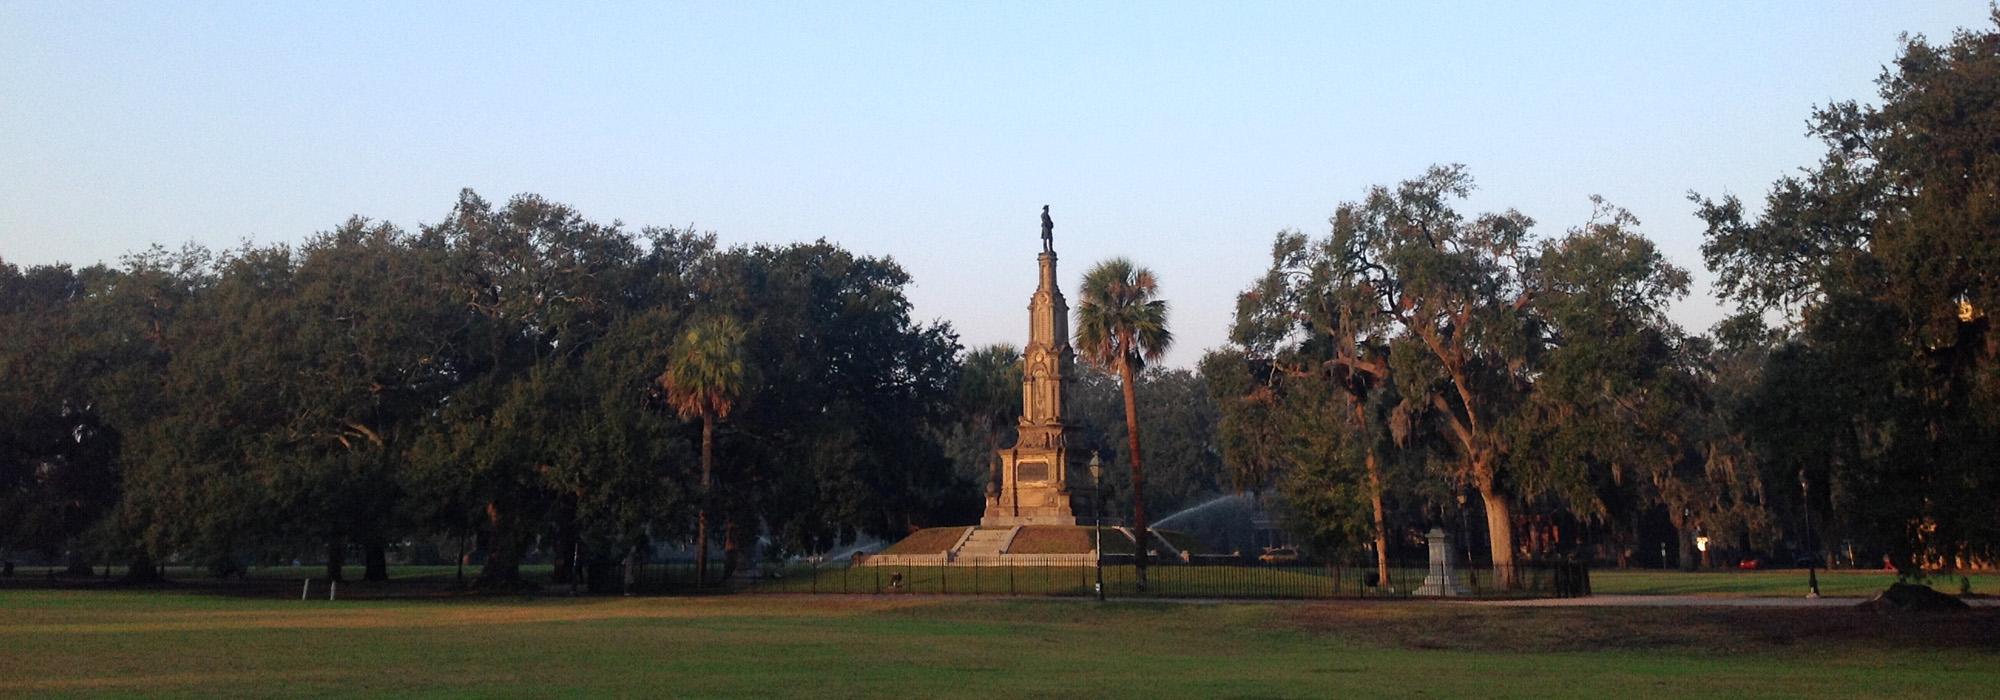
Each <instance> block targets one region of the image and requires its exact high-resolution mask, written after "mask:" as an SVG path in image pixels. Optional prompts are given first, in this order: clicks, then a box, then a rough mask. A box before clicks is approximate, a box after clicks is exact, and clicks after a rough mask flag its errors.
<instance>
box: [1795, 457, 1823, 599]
mask: <svg viewBox="0 0 2000 700" xmlns="http://www.w3.org/2000/svg"><path fill="white" fill-rule="evenodd" d="M1799 497H1800V498H1801V499H1803V500H1802V502H1800V503H1799V511H1800V512H1802V513H1804V514H1805V520H1806V533H1805V540H1806V587H1807V588H1808V589H1810V590H1809V591H1807V593H1806V597H1807V598H1818V597H1819V569H1818V566H1817V564H1818V562H1815V561H1813V552H1812V486H1811V485H1810V484H1809V483H1808V482H1807V481H1806V470H1805V469H1804V468H1803V467H1801V468H1800V469H1799Z"/></svg>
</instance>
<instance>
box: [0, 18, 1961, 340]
mask: <svg viewBox="0 0 2000 700" xmlns="http://www.w3.org/2000/svg"><path fill="white" fill-rule="evenodd" d="M1360 5H1361V4H1360V3H1330V2H1315V3H1300V4H1241V3H1216V2H1208V3H1194V4H1178V3H1167V4H1156V3H1131V4H1093V3H1067V2H1066V3H1030V2H1008V3H996V4H975V3H916V4H906V5H905V4H878V3H803V2H800V3H786V4H753V3H742V2H727V3H724V2H716V3H700V4H673V5H669V4H655V3H633V4H629V5H585V4H581V3H534V4H523V5H506V6H500V5H488V4H467V5H450V4H446V3H433V2H390V3H382V4H372V5H370V4H362V3H354V2H333V3H306V2H276V3H272V2H260V3H253V4H230V3H221V2H144V3H139V2H135V3H129V4H100V3H94V2H75V1H69V0H63V1H58V2H24V1H22V0H0V258H5V259H6V260H8V261H10V262H14V263H17V264H35V263H48V262H54V261H65V262H72V263H89V262H95V261H99V260H107V261H109V260H116V259H117V257H118V256H120V255H121V254H123V253H125V252H127V251H130V250H134V249H137V248H142V247H144V246H145V245H147V244H149V243H153V242H161V243H168V244H177V243H180V242H185V241H190V240H192V241H197V242H200V243H204V244H209V245H214V246H229V245H234V244H235V243H237V242H240V241H243V240H246V239H248V240H255V241H258V242H274V241H296V240H299V239H301V238H303V237H304V236H306V235H308V234H310V233H312V232H314V231H319V230H325V229H328V228H331V227H333V226H334V225H336V224H338V223H339V222H340V221H342V220H343V219H345V218H346V217H347V216H348V215H350V214H362V215H366V216H370V217H374V218H377V219H386V220H389V221H393V222H396V223H398V224H401V225H403V226H405V227H410V228H414V227H415V226H416V225H418V224H420V223H423V222H432V221H436V220H438V219H439V218H441V217H442V216H443V215H444V214H445V213H446V212H447V211H448V209H449V207H450V205H451V203H452V201H453V198H454V196H455V193H456V192H457V191H458V190H459V189H460V188H462V187H471V188H474V189H476V190H478V191H479V192H480V193H482V194H484V195H486V196H487V197H488V198H490V199H504V198H505V197H507V196H509V195H511V194H515V193H520V192H535V193H539V194H542V195H545V196H547V197H550V198H552V199H556V200H559V201H563V202H568V203H570V204H573V205H575V206H577V207H578V208H580V209H581V210H582V211H583V212H584V213H585V214H586V215H588V216H591V217H593V218H596V219H599V220H603V221H610V220H612V219H619V220H622V221H624V222H626V223H627V224H629V225H635V226H636V225H686V224H690V223H692V224H693V225H695V226H696V227H698V228H701V229H707V230H713V231H716V232H717V233H719V234H720V235H721V236H722V239H723V240H724V241H725V242H728V243H742V242H752V241H795V240H811V239H814V238H820V237H825V238H827V239H830V240H832V241H835V242H838V243H840V244H842V245H845V246H847V247H849V248H852V249H855V250H858V251H861V252H865V253H870V254H877V255H889V256H893V257H894V258H895V259H897V260H898V261H900V262H901V263H902V264H903V265H904V266H906V267H907V268H908V269H909V271H910V272H911V273H912V274H913V275H914V276H915V278H916V282H917V284H916V286H915V288H914V289H913V290H912V293H911V296H912V298H913V300H914V302H915V304H916V311H917V314H918V315H919V316H920V317H923V318H942V319H945V320H948V321H950V322H951V323H952V324H953V325H955V326H957V327H958V329H959V330H960V332H961V333H962V335H963V339H964V341H965V342H966V343H967V344H968V345H975V344H984V343H990V342H996V341H1002V340H1007V341H1012V342H1015V343H1020V342H1023V341H1024V340H1025V335H1026V333H1027V314H1026V311H1025V305H1026V303H1027V299H1028V295H1029V293H1030V292H1031V291H1033V287H1034V283H1035V272H1034V255H1035V253H1036V251H1037V249H1038V245H1039V244H1038V242H1037V239H1036V236H1037V231H1038V219H1037V216H1038V212H1039V208H1040V206H1041V205H1043V204H1050V205H1053V211H1054V214H1055V218H1056V221H1057V228H1056V235H1057V247H1058V250H1059V252H1060V253H1061V254H1062V260H1063V264H1064V269H1063V277H1064V278H1065V282H1066V285H1067V287H1066V291H1067V292H1068V293H1069V294H1070V295H1071V296H1072V303H1073V302H1074V294H1075V284H1076V280H1077V279H1078V278H1079V277H1080V276H1081V273H1082V271H1083V269H1084V267H1086V266H1087V265H1088V264H1089V263H1091V262H1093V261H1096V260H1099V259H1102V258H1105V257H1108V256H1112V255H1126V256H1129V257H1132V258H1134V259H1135V260H1137V261H1139V262H1140V263H1141V264H1144V265H1148V266H1151V267H1152V268H1153V269H1154V270H1155V271H1156V272H1157V273H1158V274H1159V276H1160V278H1161V281H1162V285H1163V288H1164V291H1165V296H1166V297H1167V298H1168V299H1169V300H1170V301H1171V302H1173V304H1174V316H1173V325H1174V328H1175V331H1176V332H1177V334H1178V335H1179V346H1178V348H1177V349H1176V351H1175V352H1174V353H1172V354H1171V355H1170V357H1169V362H1170V363H1171V364H1175V365H1189V364H1192V363H1193V362H1194V361H1195V360H1196V359H1198V358H1199V357H1200V354H1201V352H1202V351H1203V350H1204V349H1207V348H1211V347H1216V346H1219V345H1221V344H1222V343H1223V342H1224V340H1225V337H1226V328H1227V325H1228V323H1229V316H1230V312H1231V307H1232V304H1233V301H1234V296H1235V294H1236V293H1237V292H1238V291H1240V290H1242V289H1243V288H1244V287H1246V286H1247V285H1248V284H1249V283H1250V282H1251V280H1252V279H1253V278H1254V277H1256V276H1257V275H1258V273H1259V272H1261V271H1262V270H1263V269H1264V267H1265V264H1266V260H1265V252H1266V249H1267V247H1268V245H1269V242H1270V240H1271V236H1272V234H1273V233H1275V232H1277V231H1279V230H1280V229H1286V228H1296V229H1301V230H1304V231H1308V232H1313V233H1322V232H1324V230H1325V229H1326V218H1327V216H1328V215H1329V214H1330V213H1331V212H1332V210H1333V208H1334V207H1335V206H1336V205H1337V204H1338V203H1339V202H1341V201H1344V200H1350V199H1354V198H1356V197H1358V196H1359V195H1360V194H1361V192H1362V190H1363V188H1365V187H1366V186H1368V185H1369V184H1373V183H1392V182H1395V181H1397V180H1400V179H1403V178H1406V177H1409V176H1412V175H1415V174H1417V173H1419V172H1421V171H1422V170H1423V169H1424V168H1425V167H1426V166H1428V165H1430V164H1432V163H1439V162H1462V163H1465V164H1466V165H1468V166H1469V167H1470V168H1471V171H1472V173H1473V175H1474V176H1475V177H1476V178H1478V180H1479V183H1480V187H1481V189H1480V191H1479V193H1478V194H1477V195H1476V198H1475V200H1474V202H1473V203H1472V204H1471V207H1470V208H1471V209H1473V210H1475V211H1482V210H1487V209H1499V208H1504V207H1509V206H1512V207H1516V208H1519V209H1520V210H1522V211H1523V212H1525V213H1527V214H1528V215H1530V216H1533V217H1535V218H1536V219H1537V220H1538V221H1540V222H1541V225H1540V227H1539V231H1540V232H1541V233H1542V234H1544V235H1555V234H1558V233H1560V232H1561V231H1562V230H1564V229H1566V228H1568V227H1570V226H1574V225H1576V224H1578V223H1580V222H1581V221H1582V220H1583V218H1584V217H1585V215H1586V214H1587V213H1588V211H1589V204H1588V197H1589V195H1591V194H1602V195H1604V196H1606V197H1607V198H1609V199H1610V200H1611V201H1612V202H1613V203H1616V204H1619V205H1622V206H1624V207H1626V208H1628V209H1631V210H1632V211H1633V212H1634V213H1635V214H1637V215H1638V216H1639V217H1640V219H1641V220H1643V221H1644V222H1645V226H1644V229H1645V230H1646V231H1647V232H1648V233H1649V234H1650V235H1651V236H1652V237H1653V238H1654V239H1655V240H1657V241H1660V242H1661V243H1662V245H1663V246H1664V248H1665V249H1666V250H1667V251H1668V253H1669V254H1670V255H1671V256H1672V257H1673V258H1674V259H1675V260H1676V261H1678V262H1679V263H1680V264H1681V265H1683V266H1686V267H1689V268H1692V269H1697V270H1698V269H1699V268H1700V266H1701V263H1700V258H1699V255H1698V246H1699V244H1700V227H1699V226H1698V224H1697V222H1696V221H1695V220H1694V219H1693V217H1692V216H1691V212H1692V207H1691V206H1690V205H1689V204H1688V203H1687V202H1686V201H1685V193H1686V192H1687V191H1688V190H1690V189H1693V190H1698V191H1701V192H1703V193H1707V194H1722V193H1732V192H1733V193H1736V194H1739V195H1743V196H1745V197H1746V199H1751V200H1756V199H1758V198H1760V197H1761V194H1762V193H1763V192H1764V190H1765V188H1766V186H1767V185H1768V183H1769V182H1770V181H1771V180H1772V179H1773V178H1775V177H1778V176H1779V175H1782V174H1784V173H1786V172H1787V171H1789V170H1791V169H1793V168H1796V167H1799V166H1802V165H1806V164H1809V163H1810V162H1812V161H1813V159H1814V158H1815V156H1816V154H1817V153H1818V151H1819V147H1818V145H1817V144H1815V143H1814V142H1812V141H1810V140H1809V139H1807V138H1805V136H1804V135H1803V132H1804V125H1805V119H1806V117H1807V115H1808V113H1809V111H1810V109H1811V108H1812V106H1813V105H1815V104H1819V103H1825V102H1827V101H1830V100H1835V99H1850V98H1852V99H1868V98H1872V96H1873V95H1874V89H1873V85H1872V81H1873V79H1874V77H1875V76H1876V75H1877V73H1878V72H1879V71H1880V68H1881V66H1882V65H1883V64H1885V63H1887V62H1888V61H1890V60H1891V59H1892V58H1893V57H1894V55H1895V52H1896V50H1897V47H1898V43H1897V39H1896V37H1897V35H1898V33H1900V32H1911V33H1922V34H1926V35H1928V36H1930V37H1931V38H1933V39H1940V40H1942V39H1948V38H1949V36H1950V33H1951V30H1952V29H1953V28H1955V27H1961V26H1979V25H1983V24H1984V23H1986V21H1987V20H1986V17H1987V13H1988V8H1987V4H1986V2H1985V1H1984V0H1956V1H1950V2H1945V1H1916V0H1910V1H1902V0H1897V1H1880V0H1877V1H1874V2H1837V3H1832V2H1799V3H1778V2H1717V3H1712V4H1695V3H1680V2H1672V3H1668V2H1610V3H1593V4H1588V5H1586V4H1583V3H1577V4H1574V5H1571V4H1541V3H1511V2H1510V3H1472V2H1466V3H1454V4H1445V3H1437V4H1430V3H1373V4H1371V5H1369V6H1360ZM1698 279H1701V280H1706V279H1707V277H1706V275H1699V276H1698ZM1674 314H1675V317H1676V318H1678V319H1679V320H1680V321H1681V322H1682V323H1684V324H1686V325H1689V326H1690V327H1691V328H1693V329H1696V330H1699V329H1705V328H1706V327H1707V326H1708V325H1709V324H1710V323H1712V322H1713V321H1714V320H1715V319H1716V318H1717V317H1718V311H1717V307H1716V305H1715V304H1714V303H1713V301H1711V300H1710V299H1708V298H1707V296H1706V288H1705V286H1704V287H1703V288H1702V289H1701V290H1699V291H1698V292H1697V294H1696V295H1695V297H1693V298H1691V299H1689V300H1688V301H1686V302H1684V303H1682V304H1681V305H1679V306H1678V307H1677V308H1676V309H1675V310H1674Z"/></svg>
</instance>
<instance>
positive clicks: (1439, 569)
mask: <svg viewBox="0 0 2000 700" xmlns="http://www.w3.org/2000/svg"><path fill="white" fill-rule="evenodd" d="M1424 539H1426V540H1429V541H1430V545H1431V570H1430V573H1427V574H1424V585H1422V586H1419V587H1418V588H1417V591H1416V593H1413V594H1412V595H1424V596H1463V595H1472V594H1471V593H1469V592H1466V590H1465V587H1464V586H1461V585H1458V573H1457V572H1455V571H1453V570H1452V566H1451V536H1450V535H1447V534H1444V528H1441V527H1433V528H1431V531H1430V532H1426V533H1424Z"/></svg>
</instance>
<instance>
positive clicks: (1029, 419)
mask: <svg viewBox="0 0 2000 700" xmlns="http://www.w3.org/2000/svg"><path fill="white" fill-rule="evenodd" d="M1053 229H1054V225H1053V222H1052V221H1050V219H1049V214H1048V207H1046V206H1044V207H1042V253H1041V255H1039V256H1037V261H1038V262H1039V263H1040V265H1041V283H1040V285H1039V286H1037V287H1036V288H1035V295H1034V296H1032V297H1029V299H1028V346H1027V348H1026V349H1025V350H1023V351H1022V353H1021V422H1020V437H1019V438H1018V439H1017V440H1015V442H1014V446H1013V447H1010V448H1007V449H1004V450H1001V451H1000V454H999V457H1000V478H999V480H998V482H997V483H995V484H993V485H992V486H990V487H989V488H988V490H987V494H986V515H985V517H982V518H980V519H979V524H980V525H981V526H982V527H1008V526H1014V525H1075V524H1076V512H1075V510H1074V509H1073V508H1072V507H1071V494H1070V490H1069V472H1070V469H1069V466H1070V462H1069V460H1070V454H1069V441H1068V436H1067V434H1066V433H1065V432H1064V430H1063V418H1064V416H1065V414H1064V412H1063V391H1064V390H1065V389H1066V388H1067V387H1068V385H1069V379H1070V371H1071V368H1072V365H1074V364H1075V362H1076V351H1075V350H1072V349H1071V348H1070V346H1069V305H1068V304H1067V303H1065V302H1064V301H1063V295H1062V290H1061V288H1059V287H1058V286H1057V283H1056V251H1055V241H1054V236H1053Z"/></svg>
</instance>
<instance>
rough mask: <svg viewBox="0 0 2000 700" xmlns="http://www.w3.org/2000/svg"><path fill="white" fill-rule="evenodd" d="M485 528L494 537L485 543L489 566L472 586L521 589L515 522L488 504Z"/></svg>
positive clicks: (497, 505) (519, 549)
mask: <svg viewBox="0 0 2000 700" xmlns="http://www.w3.org/2000/svg"><path fill="white" fill-rule="evenodd" d="M486 526H487V527H488V528H489V529H490V532H491V536H490V537H489V538H488V539H487V541H486V542H485V543H484V544H486V545H487V547H486V562H485V564H484V565H482V566H480V567H479V578H477V579H474V580H473V582H472V585H474V586H477V587H480V588H515V587H519V586H520V585H521V548H522V542H521V541H520V537H518V536H516V533H515V532H514V523H513V518H511V517H509V516H508V515H506V514H505V513H502V512H501V511H500V504H498V503H490V502H489V503H487V504H486Z"/></svg>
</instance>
